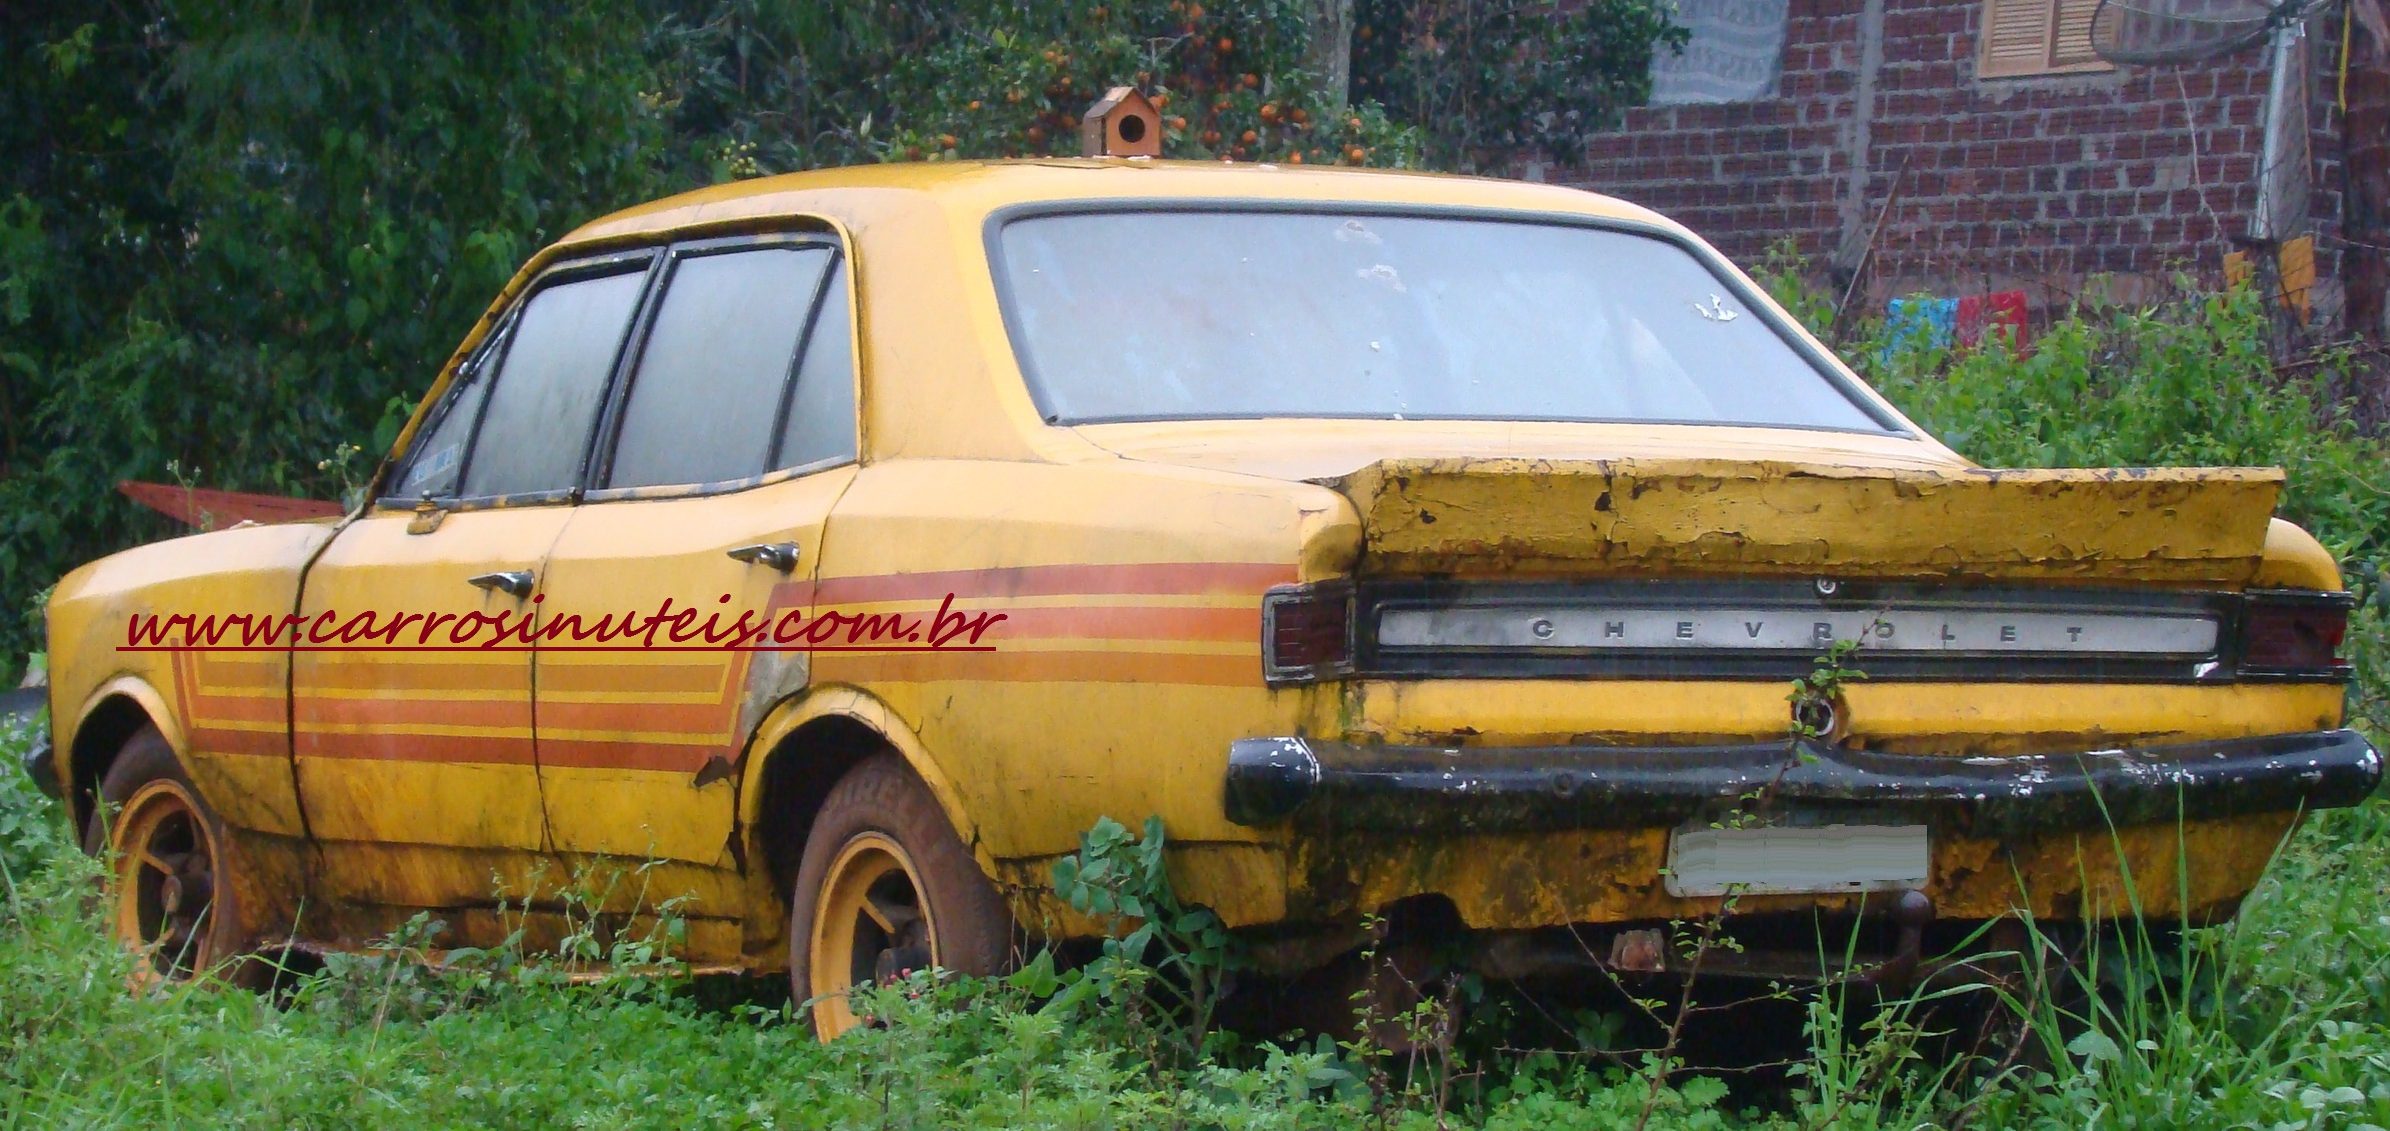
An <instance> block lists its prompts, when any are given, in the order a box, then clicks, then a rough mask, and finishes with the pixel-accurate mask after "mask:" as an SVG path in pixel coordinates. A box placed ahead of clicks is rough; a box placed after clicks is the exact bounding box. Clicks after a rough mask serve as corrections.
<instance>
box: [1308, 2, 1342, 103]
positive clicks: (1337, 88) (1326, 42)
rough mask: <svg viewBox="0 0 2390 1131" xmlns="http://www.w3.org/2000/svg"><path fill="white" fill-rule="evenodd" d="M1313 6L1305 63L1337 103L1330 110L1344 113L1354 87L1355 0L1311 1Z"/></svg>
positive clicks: (1330, 97) (1331, 98)
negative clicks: (1309, 41)
mask: <svg viewBox="0 0 2390 1131" xmlns="http://www.w3.org/2000/svg"><path fill="white" fill-rule="evenodd" d="M1310 7H1311V17H1310V19H1309V21H1307V22H1309V23H1310V25H1311V48H1310V52H1309V56H1308V57H1307V58H1306V59H1305V60H1304V62H1305V63H1306V64H1307V65H1308V66H1309V67H1310V69H1311V72H1312V73H1313V74H1316V75H1318V76H1320V87H1321V88H1322V89H1323V90H1325V91H1327V94H1328V98H1329V100H1330V101H1331V102H1332V103H1333V104H1332V105H1330V106H1328V107H1327V108H1326V109H1327V110H1328V111H1330V112H1331V113H1335V114H1342V113H1344V108H1345V103H1346V100H1347V99H1349V98H1350V97H1351V94H1352V87H1353V0H1311V3H1310Z"/></svg>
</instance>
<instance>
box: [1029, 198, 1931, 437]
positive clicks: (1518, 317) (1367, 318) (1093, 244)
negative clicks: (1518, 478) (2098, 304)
mask: <svg viewBox="0 0 2390 1131" xmlns="http://www.w3.org/2000/svg"><path fill="white" fill-rule="evenodd" d="M996 243H997V248H996V250H997V252H998V255H997V260H998V262H997V268H996V270H997V274H998V278H999V280H1000V282H1001V283H1002V290H1003V296H1004V302H1005V304H1006V311H1005V314H1006V319H1007V321H1008V323H1009V325H1010V327H1011V330H1012V335H1013V341H1014V346H1015V349H1016V350H1017V351H1018V352H1019V355H1020V360H1021V364H1022V368H1023V370H1024V371H1025V372H1026V373H1027V374H1028V376H1029V382H1030V386H1031V389H1032V391H1033V392H1034V393H1035V395H1036V397H1037V400H1038V403H1039V406H1040V408H1041V409H1042V410H1043V411H1044V412H1045V414H1046V417H1047V419H1049V420H1051V421H1054V422H1056V423H1070V424H1079V423H1096V422H1102V421H1113V420H1172V419H1221V418H1244V417H1360V418H1373V419H1383V420H1406V419H1411V420H1417V419H1478V420H1560V421H1645V422H1652V423H1699V424H1750V425H1767V426H1791V427H1800V428H1831V429H1845V430H1853V431H1869V432H1881V431H1885V430H1886V429H1885V425H1884V424H1883V423H1882V422H1881V421H1879V420H1877V419H1876V418H1875V417H1874V416H1872V415H1871V414H1870V413H1869V412H1868V411H1866V410H1865V409H1862V408H1861V407H1860V405H1859V403H1858V402H1857V401H1856V400H1855V399H1854V398H1853V395H1852V394H1851V393H1849V392H1848V391H1846V390H1845V389H1844V388H1843V386H1842V384H1841V383H1840V382H1839V381H1837V380H1836V379H1834V378H1832V377H1829V376H1828V375H1827V374H1826V373H1825V372H1823V371H1822V370H1820V369H1819V367H1818V366H1817V365H1815V364H1813V363H1812V362H1811V361H1810V360H1809V359H1808V357H1807V356H1805V355H1804V354H1803V353H1802V352H1801V351H1800V350H1798V349H1796V348H1795V347H1794V346H1793V345H1792V344H1791V343H1790V342H1788V341H1786V340H1785V338H1784V337H1783V335H1782V334H1781V333H1780V332H1779V331H1778V330H1777V329H1776V328H1775V327H1774V326H1772V325H1771V324H1770V323H1769V321H1768V320H1767V319H1765V318H1762V317H1760V316H1759V315H1758V314H1757V313H1756V312H1754V311H1752V310H1750V309H1748V308H1747V307H1745V306H1744V305H1743V303H1742V302H1741V301H1740V300H1739V299H1737V298H1736V297H1735V294H1736V292H1735V290H1734V288H1732V287H1730V286H1728V285H1727V284H1726V282H1725V281H1724V280H1722V279H1721V278H1720V277H1719V276H1718V275H1717V274H1716V273H1715V272H1713V271H1712V270H1710V268H1709V267H1708V266H1707V265H1705V264H1704V263H1703V262H1702V261H1701V260H1699V259H1697V258H1695V257H1694V256H1693V254H1692V253H1691V252H1690V251H1688V250H1686V249H1685V248H1683V247H1680V246H1678V245H1677V244H1675V243H1672V242H1670V241H1668V240H1665V239H1661V238H1657V237H1654V236H1648V235H1641V234H1637V233H1634V232H1627V231H1619V230H1614V229H1606V228H1595V227H1585V226H1579V225H1570V224H1560V223H1532V222H1521V221H1515V220H1507V219H1479V218H1467V217H1451V216H1441V217H1426V216H1393V215H1380V214H1358V213H1355V214H1335V213H1326V212H1263V211H1252V210H1222V211H1105V212H1080V213H1050V214H1043V215H1032V216H1025V217H1020V218H1017V219H1014V220H1011V221H1010V222H1007V223H1006V224H1005V225H1004V226H1003V228H1002V229H1001V231H1000V233H999V234H998V236H997V239H996Z"/></svg>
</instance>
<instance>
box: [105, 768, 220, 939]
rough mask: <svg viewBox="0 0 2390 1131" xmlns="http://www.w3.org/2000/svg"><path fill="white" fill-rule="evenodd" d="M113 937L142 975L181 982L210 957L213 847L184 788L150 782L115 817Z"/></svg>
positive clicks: (214, 878)
mask: <svg viewBox="0 0 2390 1131" xmlns="http://www.w3.org/2000/svg"><path fill="white" fill-rule="evenodd" d="M114 843H115V845H116V853H117V855H116V869H115V880H116V883H115V889H116V892H115V905H116V937H117V940H118V941H120V942H122V943H123V944H124V945H125V946H126V947H127V948H129V949H131V950H133V951H134V952H136V953H138V954H140V955H141V956H142V957H143V959H144V960H145V964H146V969H145V973H146V974H148V975H151V976H155V977H159V978H166V979H183V978H188V977H190V976H192V975H193V974H195V973H197V972H198V971H199V970H201V969H203V968H204V967H205V964H206V962H207V961H208V960H209V959H210V958H211V957H212V955H210V954H209V953H208V951H209V948H208V945H207V938H208V935H209V934H210V932H212V931H213V930H214V928H215V918H214V911H215V906H216V900H215V886H216V878H217V874H218V873H217V868H216V845H215V842H214V840H213V839H212V838H211V837H210V835H209V833H208V827H207V822H206V821H205V820H203V819H201V817H200V815H199V802H198V800H197V799H196V798H194V797H192V796H191V794H190V792H189V791H188V790H186V789H184V788H183V787H182V785H181V784H179V783H176V782H171V781H153V782H150V783H149V784H147V785H145V786H142V787H141V789H140V790H139V791H137V792H135V793H134V794H133V796H132V797H131V798H130V799H129V800H127V801H126V802H125V805H124V811H123V813H122V814H120V815H119V816H118V817H117V820H116V835H115V838H114Z"/></svg>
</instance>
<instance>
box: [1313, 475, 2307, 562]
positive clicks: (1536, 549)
mask: <svg viewBox="0 0 2390 1131" xmlns="http://www.w3.org/2000/svg"><path fill="white" fill-rule="evenodd" d="M1315 482H1319V483H1321V484H1323V485H1325V486H1328V487H1330V488H1333V489H1334V490H1336V491H1338V492H1340V493H1342V494H1343V495H1345V496H1346V497H1347V498H1349V499H1351V500H1352V503H1353V505H1354V507H1355V508H1356V509H1357V510H1358V511H1359V513H1360V518H1361V524H1362V528H1363V532H1364V543H1363V549H1362V558H1361V562H1360V566H1359V570H1360V573H1361V574H1362V575H1364V576H1370V575H1376V576H1389V575H1394V576H1402V575H1409V576H1422V575H1442V576H1459V577H1468V576H1478V577H1487V576H1493V575H1518V574H1527V575H1545V576H1570V577H1601V576H1618V575H1639V576H1653V575H1667V576H1676V577H1688V578H1691V577H1715V576H1743V577H1752V576H1821V577H1826V576H1830V577H1838V578H1871V579H1885V580H1894V579H1913V580H1936V581H1962V582H1963V581H1993V580H1997V581H2028V580H2031V581H2052V582H2091V583H2099V584H2108V585H2114V584H2128V585H2131V584H2148V585H2167V586H2185V587H2219V588H2240V587H2243V586H2245V585H2247V584H2248V582H2249V580H2250V579H2251V578H2252V577H2254V576H2255V575H2256V572H2257V568H2258V565H2259V561H2260V558H2261V556H2262V554H2263V551H2264V547H2265V539H2266V528H2267V524H2268V520H2269V519H2270V518H2271V517H2272V515H2273V512H2274V504H2275V501H2276V499H2277V498H2278V497H2279V495H2280V493H2281V489H2282V483H2283V473H2282V471H2281V469H2279V468H2249V467H2219V468H2062V469H2035V470H2000V469H1985V468H1958V467H1954V468H1904V467H1853V466H1849V465H1843V464H1827V463H1805V462H1791V461H1779V460H1726V459H1687V458H1653V459H1577V460H1543V459H1516V458H1443V459H1386V460H1381V461H1378V462H1375V463H1372V464H1370V465H1368V466H1365V467H1362V468H1360V469H1359V470H1356V471H1353V472H1351V473H1349V474H1344V475H1338V476H1332V477H1327V478H1323V479H1318V480H1315Z"/></svg>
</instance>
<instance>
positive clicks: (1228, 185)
mask: <svg viewBox="0 0 2390 1131" xmlns="http://www.w3.org/2000/svg"><path fill="white" fill-rule="evenodd" d="M892 198H910V200H912V201H913V202H916V203H927V204H933V205H935V206H937V207H940V208H942V209H943V210H946V211H949V212H954V213H961V214H965V215H984V214H987V213H991V212H995V211H998V210H1000V209H1003V208H1006V207H1008V206H1011V205H1016V204H1037V203H1051V202H1055V201H1067V200H1135V199H1166V200H1217V201H1222V202H1233V201H1253V202H1293V201H1313V202H1320V203H1329V204H1334V203H1362V204H1370V205H1377V206H1385V205H1397V206H1400V205H1413V206H1418V207H1423V208H1456V209H1484V210H1498V211H1516V212H1542V213H1560V214H1568V215H1577V216H1592V217H1599V218H1604V219H1613V220H1625V221H1632V222H1639V223H1643V224H1650V225H1654V226H1658V227H1664V228H1668V229H1671V230H1678V231H1681V230H1682V229H1681V228H1679V226H1678V225H1676V224H1674V223H1672V222H1670V221H1668V220H1667V219H1666V218H1664V217H1662V216H1660V215H1659V214H1658V213H1655V212H1652V211H1650V210H1649V209H1646V208H1642V207H1639V206H1637V205H1634V204H1630V203H1627V202H1625V201H1622V200H1618V199H1615V198H1612V197H1607V196H1602V195H1599V194H1597V193H1591V192H1586V191H1583V190H1579V189H1571V188H1562V187H1559V186H1556V185H1547V184H1536V183H1531V182H1526V181H1513V180H1500V179H1496V178H1491V177H1470V176H1457V175H1451V174H1442V173H1421V172H1412V171H1406V170H1390V169H1355V168H1321V167H1316V166H1304V165H1280V164H1270V163H1233V164H1232V163H1228V162H1217V161H1156V160H1151V159H1148V158H1042V159H1032V160H1017V161H937V162H914V163H892V164H880V165H859V166H851V167H847V168H837V169H817V170H813V171H810V172H803V173H788V174H784V175H781V176H773V177H758V178H754V179H751V180H743V181H732V182H730V183H727V184H720V185H714V186H711V187H708V188H702V189H698V190H696V191H694V192H686V193H681V194H679V195H677V196H670V197H665V198H663V199H661V200H657V201H653V202H650V203H647V204H642V205H639V206H637V207H634V208H628V209H624V210H623V211H620V212H616V213H614V214H612V215H609V216H605V217H602V218H600V219H597V220H593V221H591V222H589V223H587V224H584V225H582V226H581V227H580V228H578V229H576V230H574V231H573V232H571V233H570V234H568V235H566V236H565V237H564V238H563V239H562V240H560V241H558V243H557V246H556V250H562V249H565V248H568V247H571V246H574V245H579V244H589V243H612V242H619V241H626V240H636V239H639V238H641V237H650V238H652V237H658V236H670V235H675V234H679V233H684V232H694V231H704V230H710V229H720V228H725V227H736V226H740V225H742V224H754V223H758V222H764V221H768V220H770V219H772V218H775V217H787V216H807V215H810V216H822V217H826V218H829V219H832V220H835V221H839V222H841V223H853V222H855V221H856V220H857V219H858V218H859V217H861V216H865V215H875V214H877V215H884V214H885V209H886V208H887V206H888V205H890V204H891V203H894V201H893V200H892Z"/></svg>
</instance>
